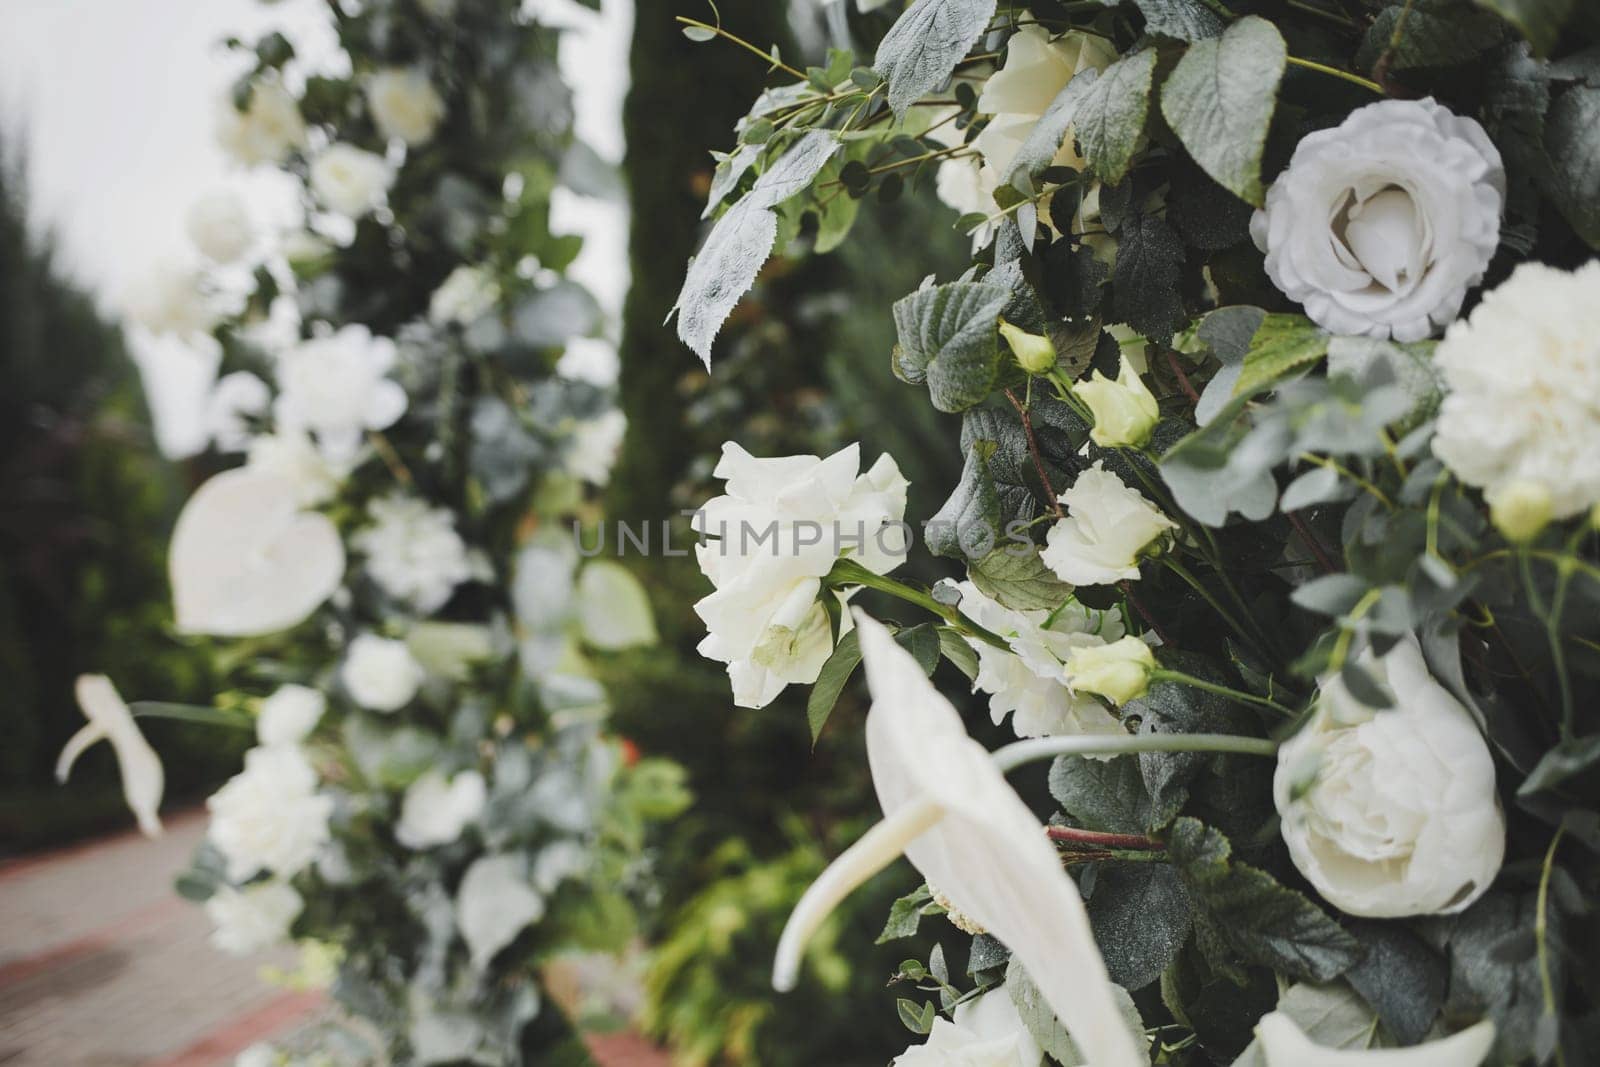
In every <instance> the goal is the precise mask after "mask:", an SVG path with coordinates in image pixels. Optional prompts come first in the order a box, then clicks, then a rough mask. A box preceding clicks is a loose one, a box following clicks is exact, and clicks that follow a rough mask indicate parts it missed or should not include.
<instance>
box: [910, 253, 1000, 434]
mask: <svg viewBox="0 0 1600 1067" xmlns="http://www.w3.org/2000/svg"><path fill="white" fill-rule="evenodd" d="M1010 299H1011V293H1010V291H1009V290H1007V289H1005V288H1004V287H1002V286H998V285H988V284H985V283H983V282H951V283H950V284H948V285H939V286H932V287H925V288H922V289H918V290H917V291H916V292H914V293H912V294H911V295H910V296H906V297H902V298H901V299H900V300H897V301H896V302H895V305H894V322H895V330H896V332H897V333H898V335H899V341H900V343H899V345H898V346H897V347H896V349H895V367H896V370H897V371H898V373H899V374H900V376H901V377H902V378H904V379H905V380H906V381H908V382H911V383H912V384H914V385H915V384H921V383H922V382H924V381H925V382H927V383H928V393H929V396H930V398H931V399H932V401H933V406H934V407H936V408H938V409H939V410H940V411H962V410H964V409H966V408H969V407H971V406H972V405H974V404H976V403H978V401H980V400H982V399H983V398H984V397H986V396H988V395H989V390H990V389H991V388H992V387H993V385H994V379H995V374H996V372H997V370H998V367H999V361H1000V349H999V340H998V338H999V334H998V332H997V331H998V328H999V327H998V323H999V319H1000V312H1001V310H1002V309H1003V308H1004V307H1005V306H1006V303H1007V302H1008V301H1009V300H1010Z"/></svg>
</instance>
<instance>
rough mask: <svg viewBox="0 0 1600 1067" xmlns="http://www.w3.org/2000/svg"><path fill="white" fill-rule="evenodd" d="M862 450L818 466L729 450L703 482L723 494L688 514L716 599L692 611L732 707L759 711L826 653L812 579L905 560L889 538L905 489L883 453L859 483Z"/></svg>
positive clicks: (816, 583) (827, 633)
mask: <svg viewBox="0 0 1600 1067" xmlns="http://www.w3.org/2000/svg"><path fill="white" fill-rule="evenodd" d="M860 467H861V448H860V446H859V445H850V446H848V447H847V448H843V449H840V450H839V451H838V452H836V453H834V454H833V455H831V456H829V457H828V458H827V459H818V458H817V457H816V456H783V457H779V458H775V459H757V458H756V457H754V456H752V455H751V454H750V453H748V452H746V451H745V450H744V449H743V448H740V447H739V446H738V445H736V444H734V443H733V442H731V441H730V442H728V443H727V444H725V445H723V446H722V459H721V460H720V461H719V462H718V463H717V466H716V469H715V470H714V471H713V472H712V473H713V474H714V475H715V476H716V477H718V478H722V479H724V480H725V481H726V482H727V493H726V494H725V495H723V496H719V497H716V498H714V499H712V500H710V501H708V502H707V503H706V505H705V506H704V507H703V508H701V509H700V511H698V512H696V513H695V517H694V520H693V525H694V529H695V531H696V532H698V533H700V534H701V535H702V536H709V537H712V538H715V540H711V541H706V542H703V543H701V544H699V545H696V546H695V558H696V559H697V560H698V562H699V564H700V570H701V571H702V572H703V573H704V574H705V576H706V577H707V578H709V579H710V580H711V584H712V585H714V586H715V587H716V591H715V592H714V593H712V594H711V595H709V596H707V597H704V598H702V599H701V600H700V601H698V602H697V603H696V604H695V606H694V610H695V613H696V614H697V615H699V616H700V618H701V619H702V620H704V622H705V624H706V628H707V629H708V630H709V631H710V632H709V633H708V634H707V636H706V638H705V640H703V641H701V642H700V646H699V651H700V654H701V655H703V656H705V657H707V658H708V659H713V660H717V661H719V662H722V663H726V664H727V665H728V677H729V679H731V681H732V682H733V700H734V703H735V704H738V705H739V706H741V707H747V708H759V707H764V706H766V705H767V704H769V703H771V702H772V700H773V699H774V698H775V697H776V696H777V695H778V694H779V693H780V692H782V691H783V689H784V687H786V686H788V685H789V684H790V683H793V682H814V681H816V679H817V673H818V672H819V671H821V670H822V664H823V663H824V662H825V661H826V660H827V658H828V656H829V655H830V654H832V652H833V634H832V628H831V626H830V624H829V621H828V613H827V611H826V610H825V609H824V608H823V606H822V604H821V603H819V602H818V599H817V597H818V594H819V593H820V592H821V589H822V581H821V579H822V578H823V577H824V576H825V575H826V574H827V573H828V572H829V571H830V570H832V569H833V565H834V563H835V562H836V561H837V560H838V559H839V558H840V556H843V555H848V556H849V558H850V559H852V560H854V561H856V562H858V563H860V564H861V565H862V566H863V567H866V568H867V569H869V570H871V571H873V572H875V573H877V574H886V573H888V572H889V571H891V570H893V569H894V568H895V567H897V566H899V564H900V563H901V562H902V561H903V560H904V559H905V552H906V549H907V548H909V543H908V542H909V540H910V538H909V536H908V534H907V533H906V531H905V530H903V529H896V528H894V527H897V526H899V525H900V524H901V518H902V516H903V515H904V514H905V509H906V480H905V478H904V477H903V476H902V475H901V474H900V468H899V467H898V466H896V464H895V461H894V459H893V457H891V456H889V455H888V454H885V455H883V456H880V457H879V459H878V462H877V463H875V464H873V466H872V469H871V470H869V471H868V472H867V473H865V474H862V475H860V476H859V477H858V476H857V473H856V472H857V471H858V470H859V469H860Z"/></svg>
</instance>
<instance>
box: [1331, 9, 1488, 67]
mask: <svg viewBox="0 0 1600 1067" xmlns="http://www.w3.org/2000/svg"><path fill="white" fill-rule="evenodd" d="M1410 8H1411V10H1410V11H1409V12H1408V13H1406V10H1405V9H1406V5H1402V4H1398V3H1395V4H1391V5H1390V6H1389V7H1386V8H1384V9H1383V10H1382V11H1380V12H1378V17H1377V18H1376V19H1375V20H1374V21H1373V23H1372V25H1371V26H1370V27H1369V28H1368V29H1367V35H1366V38H1365V39H1364V40H1363V41H1362V43H1361V50H1360V51H1359V52H1358V53H1357V54H1356V62H1355V65H1356V67H1357V69H1360V70H1371V69H1372V68H1373V67H1374V66H1375V65H1376V64H1377V62H1378V60H1379V58H1380V57H1382V56H1384V55H1387V56H1388V57H1389V58H1388V66H1389V69H1390V70H1414V69H1417V68H1426V67H1449V66H1454V65H1456V64H1458V63H1465V62H1467V61H1468V60H1471V59H1475V58H1477V57H1478V56H1480V55H1482V54H1483V53H1484V52H1487V51H1488V50H1489V49H1491V48H1493V47H1494V46H1495V45H1497V44H1499V43H1500V41H1501V40H1502V39H1503V38H1504V37H1505V26H1504V25H1503V24H1502V23H1501V22H1500V20H1499V19H1497V18H1495V17H1494V16H1493V15H1491V14H1489V13H1488V12H1484V11H1469V10H1465V9H1464V8H1463V7H1462V6H1461V5H1460V4H1456V3H1446V2H1443V0H1417V2H1416V3H1413V4H1411V5H1410ZM1396 30H1398V31H1399V34H1400V35H1399V38H1398V39H1396V37H1395V31H1396Z"/></svg>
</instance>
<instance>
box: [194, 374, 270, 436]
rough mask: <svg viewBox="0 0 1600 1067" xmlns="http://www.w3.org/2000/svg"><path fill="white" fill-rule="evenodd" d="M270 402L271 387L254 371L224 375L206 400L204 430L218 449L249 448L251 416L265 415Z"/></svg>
mask: <svg viewBox="0 0 1600 1067" xmlns="http://www.w3.org/2000/svg"><path fill="white" fill-rule="evenodd" d="M271 404H272V390H270V389H268V388H267V383H266V382H264V381H262V380H261V379H260V378H257V377H256V376H255V375H254V374H251V373H250V372H249V371H245V370H239V371H234V372H233V373H232V374H224V375H223V376H222V377H221V378H219V379H218V380H217V384H216V385H214V386H212V387H211V397H210V399H209V400H207V402H206V414H205V420H206V433H207V435H208V436H209V437H210V438H211V440H212V441H213V442H214V443H215V444H216V446H217V449H218V450H219V451H222V452H243V451H244V450H245V449H247V448H249V447H250V436H251V435H250V419H251V418H259V417H260V416H262V415H265V414H266V413H267V408H268V407H270V406H271Z"/></svg>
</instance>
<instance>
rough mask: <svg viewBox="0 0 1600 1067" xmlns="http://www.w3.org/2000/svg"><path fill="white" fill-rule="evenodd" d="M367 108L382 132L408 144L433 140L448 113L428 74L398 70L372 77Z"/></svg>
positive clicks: (368, 86) (368, 87)
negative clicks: (440, 122) (445, 113)
mask: <svg viewBox="0 0 1600 1067" xmlns="http://www.w3.org/2000/svg"><path fill="white" fill-rule="evenodd" d="M367 107H368V108H369V109H371V111H372V121H373V122H375V123H377V126H378V132H379V133H381V134H383V135H384V136H385V137H390V138H396V139H398V140H401V141H404V142H405V143H406V144H408V145H420V144H424V143H426V142H428V141H430V140H432V139H433V133H434V131H435V130H436V129H438V127H439V120H440V119H442V118H444V112H445V105H444V100H443V99H442V98H441V97H440V96H439V92H438V90H437V89H435V88H434V87H433V83H432V82H430V81H429V80H428V76H427V75H426V74H424V73H423V72H422V71H420V70H406V69H398V68H394V69H390V70H383V71H379V72H378V73H377V74H374V75H373V76H372V80H371V81H369V82H368V83H367Z"/></svg>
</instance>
